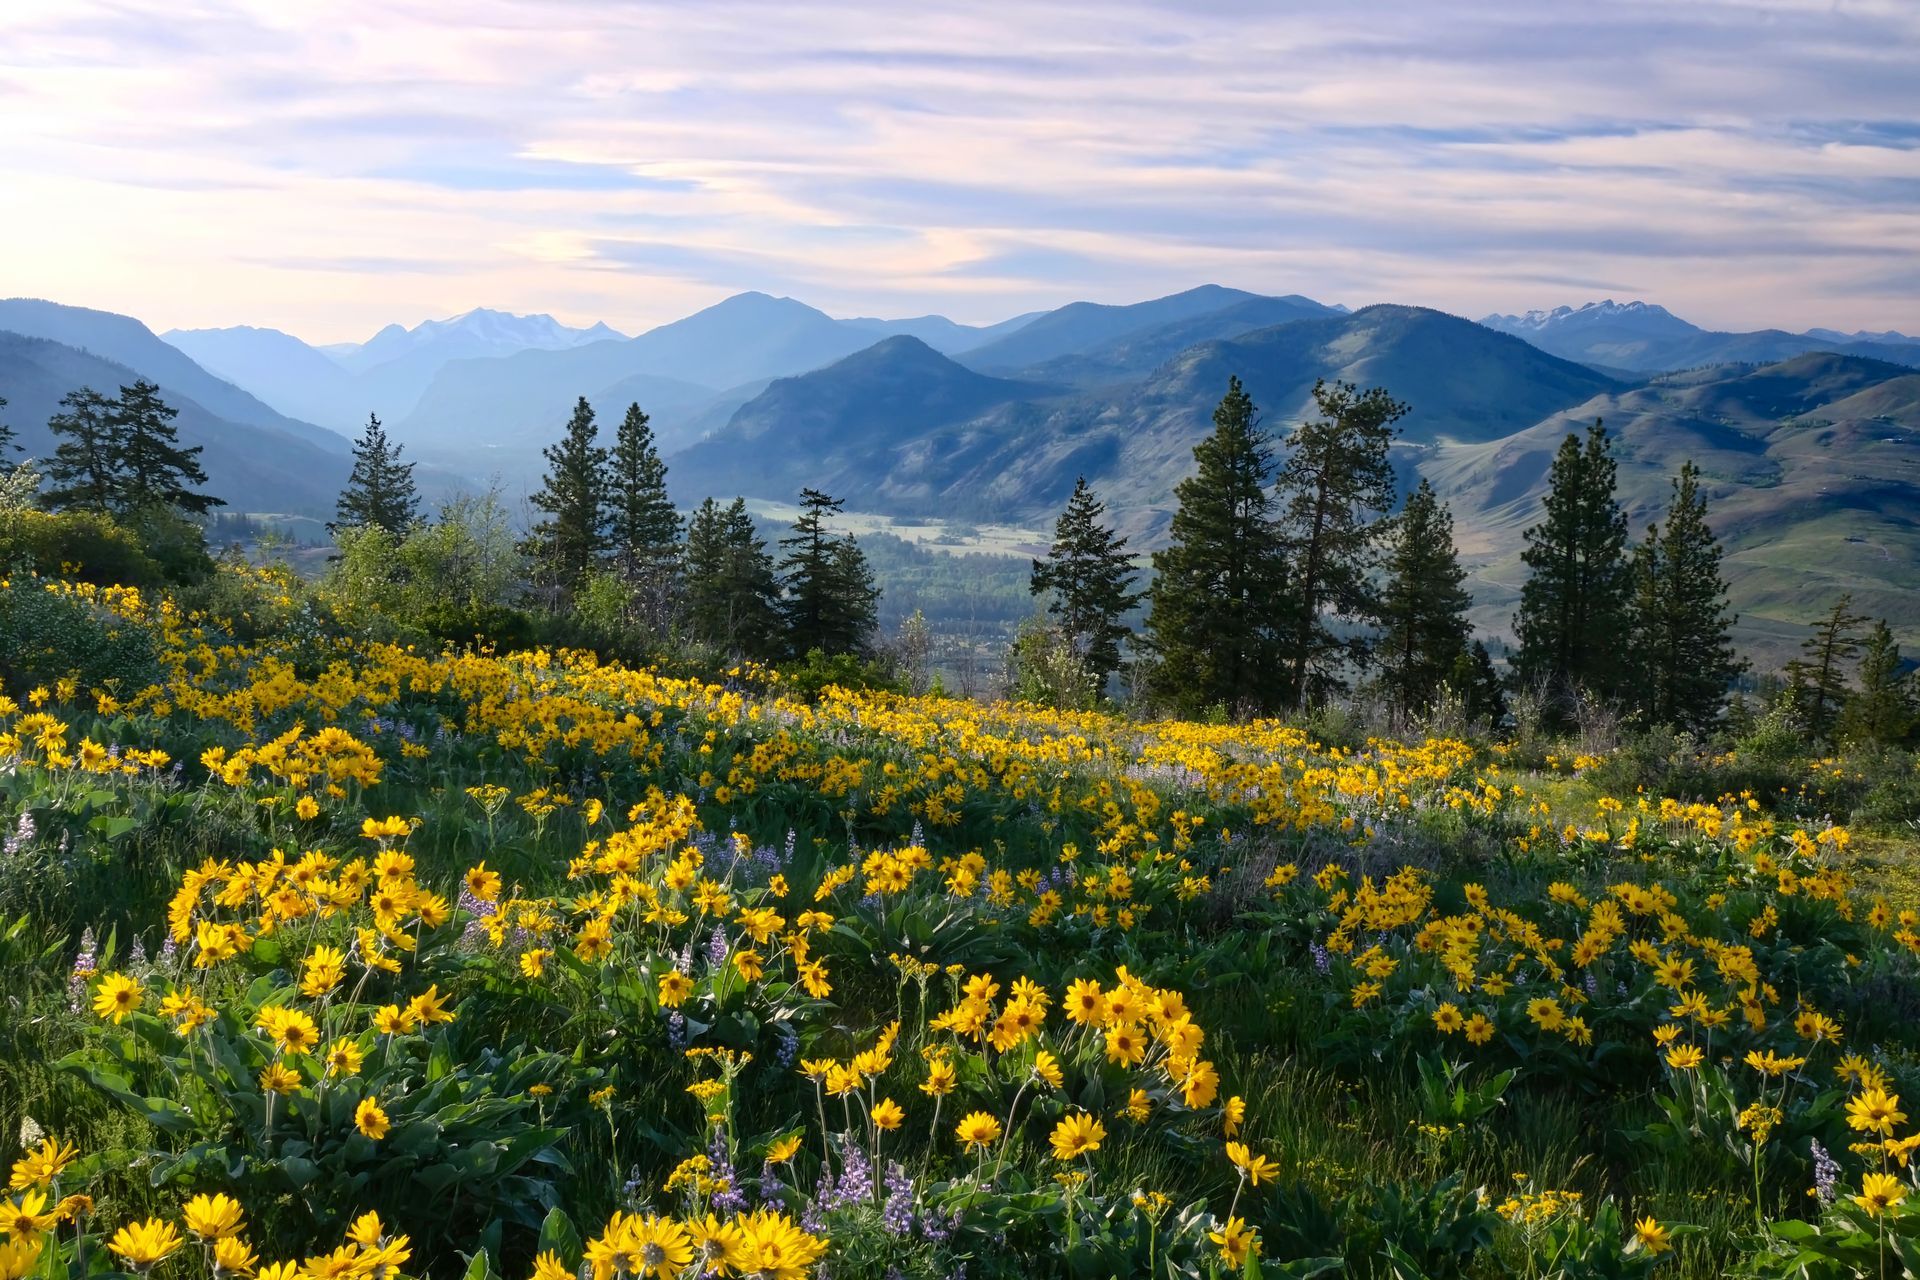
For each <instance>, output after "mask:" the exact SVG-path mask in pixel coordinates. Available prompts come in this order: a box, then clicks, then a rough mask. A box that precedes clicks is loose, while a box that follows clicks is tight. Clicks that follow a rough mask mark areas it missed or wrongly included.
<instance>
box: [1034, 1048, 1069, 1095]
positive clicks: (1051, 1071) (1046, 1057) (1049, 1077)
mask: <svg viewBox="0 0 1920 1280" xmlns="http://www.w3.org/2000/svg"><path fill="white" fill-rule="evenodd" d="M1033 1074H1034V1075H1036V1076H1038V1077H1039V1078H1040V1079H1042V1080H1044V1081H1045V1082H1046V1083H1047V1085H1048V1086H1049V1087H1051V1088H1055V1089H1058V1088H1059V1087H1060V1085H1061V1082H1062V1081H1064V1080H1065V1079H1066V1076H1065V1075H1064V1074H1062V1073H1061V1070H1060V1059H1058V1058H1056V1057H1054V1056H1053V1055H1052V1054H1051V1053H1048V1052H1047V1051H1046V1050H1045V1049H1042V1050H1040V1051H1039V1052H1037V1053H1035V1054H1034V1055H1033Z"/></svg>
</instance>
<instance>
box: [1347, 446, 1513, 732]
mask: <svg viewBox="0 0 1920 1280" xmlns="http://www.w3.org/2000/svg"><path fill="white" fill-rule="evenodd" d="M1466 579H1467V573H1466V570H1464V569H1462V568H1461V567H1460V557H1459V554H1458V552H1456V551H1455V549H1454V545H1453V513H1452V512H1451V511H1449V510H1448V509H1447V506H1446V504H1445V503H1443V502H1441V501H1440V499H1439V498H1438V497H1436V496H1435V495H1434V492H1433V486H1432V485H1430V484H1428V483H1427V482H1426V481H1425V480H1422V481H1421V482H1420V484H1419V486H1418V487H1417V488H1415V489H1414V491H1413V493H1412V494H1411V495H1409V496H1408V498H1407V505H1406V508H1405V510H1403V511H1402V512H1401V513H1400V520H1399V529H1398V531H1397V534H1396V537H1395V540H1394V544H1393V550H1392V554H1391V556H1390V558H1389V560H1388V562H1387V582H1386V586H1385V588H1384V589H1383V590H1382V592H1381V597H1380V619H1381V624H1382V628H1383V633H1382V635H1381V637H1380V643H1379V646H1378V649H1377V650H1376V653H1375V656H1376V657H1377V658H1378V660H1379V662H1380V666H1381V668H1382V676H1381V682H1382V684H1383V685H1384V686H1385V687H1386V689H1387V691H1388V693H1389V695H1390V696H1391V697H1392V699H1393V706H1394V709H1395V710H1396V711H1398V712H1399V713H1400V715H1401V716H1402V717H1407V716H1413V715H1417V714H1419V713H1420V712H1422V711H1424V710H1426V709H1427V708H1428V707H1430V706H1432V705H1433V700H1434V697H1435V695H1437V694H1438V693H1439V692H1440V686H1441V685H1443V684H1451V683H1453V682H1454V675H1455V667H1456V666H1457V665H1458V664H1459V663H1460V661H1461V660H1462V659H1463V658H1466V657H1468V654H1467V637H1468V636H1469V635H1470V634H1471V632H1472V627H1471V626H1470V625H1469V624H1468V622H1467V609H1468V607H1469V606H1470V605H1472V603H1473V597H1472V596H1471V595H1469V594H1468V593H1467V590H1466V588H1465V586H1463V585H1462V584H1463V583H1465V582H1466ZM1489 661H1491V660H1489ZM1455 692H1456V693H1459V694H1461V695H1462V696H1463V697H1464V696H1465V691H1464V690H1462V689H1459V688H1456V689H1455Z"/></svg>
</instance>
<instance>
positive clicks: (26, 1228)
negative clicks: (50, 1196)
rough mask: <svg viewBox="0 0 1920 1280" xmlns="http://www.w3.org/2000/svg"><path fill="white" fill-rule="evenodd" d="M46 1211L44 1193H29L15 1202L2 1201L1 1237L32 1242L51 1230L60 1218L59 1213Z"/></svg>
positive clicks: (45, 1194) (0, 1216)
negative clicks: (5, 1236)
mask: <svg viewBox="0 0 1920 1280" xmlns="http://www.w3.org/2000/svg"><path fill="white" fill-rule="evenodd" d="M46 1210H47V1193H46V1192H44V1191H29V1192H27V1193H26V1194H25V1195H23V1196H21V1197H20V1199H19V1200H18V1201H15V1202H9V1201H6V1200H0V1235H7V1236H11V1237H12V1238H13V1239H15V1240H30V1239H32V1238H33V1237H35V1236H37V1235H40V1234H41V1233H42V1232H44V1231H47V1230H49V1229H50V1228H51V1227H52V1226H53V1224H54V1222H55V1221H56V1220H57V1217H58V1215H57V1213H48V1212H47V1211H46Z"/></svg>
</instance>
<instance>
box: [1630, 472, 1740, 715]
mask: <svg viewBox="0 0 1920 1280" xmlns="http://www.w3.org/2000/svg"><path fill="white" fill-rule="evenodd" d="M1632 577H1633V582H1634V599H1633V610H1632V631H1631V635H1630V641H1629V649H1630V657H1629V662H1630V664H1631V667H1632V670H1633V673H1634V676H1635V679H1634V682H1633V684H1634V688H1633V694H1634V698H1635V700H1636V701H1637V703H1638V704H1639V706H1640V709H1641V710H1642V711H1644V712H1645V713H1646V715H1647V718H1648V719H1649V720H1651V721H1652V722H1653V723H1655V724H1666V725H1672V726H1674V727H1676V728H1682V729H1692V730H1701V729H1705V728H1706V727H1708V726H1709V725H1711V724H1712V723H1713V721H1714V719H1715V718H1716V717H1717V716H1718V714H1719V711H1720V705H1721V703H1722V702H1723V701H1725V699H1726V695H1727V686H1728V685H1729V684H1730V683H1732V681H1733V678H1734V677H1735V676H1736V675H1738V674H1740V672H1741V671H1743V670H1745V669H1746V665H1747V664H1746V663H1745V662H1743V661H1740V660H1739V659H1737V658H1735V657H1734V652H1733V641H1732V638H1731V637H1732V631H1733V623H1734V616H1733V615H1732V614H1730V613H1728V612H1727V584H1726V582H1725V580H1724V579H1722V578H1721V576H1720V544H1719V542H1718V541H1716V540H1715V538H1714V536H1713V530H1711V529H1709V528H1708V527H1707V499H1706V496H1705V495H1704V494H1702V493H1701V492H1700V468H1698V467H1696V466H1694V465H1693V463H1692V462H1691V461H1689V462H1687V463H1686V465H1684V466H1683V467H1681V468H1680V474H1679V475H1678V476H1677V477H1675V479H1674V481H1673V500H1672V501H1671V502H1670V503H1669V504H1668V506H1667V522H1666V525H1665V527H1664V528H1663V527H1661V526H1660V525H1658V524H1655V525H1651V526H1649V527H1648V529H1647V538H1646V541H1645V542H1643V543H1641V544H1640V546H1639V547H1637V548H1636V549H1635V551H1634V555H1633V568H1632Z"/></svg>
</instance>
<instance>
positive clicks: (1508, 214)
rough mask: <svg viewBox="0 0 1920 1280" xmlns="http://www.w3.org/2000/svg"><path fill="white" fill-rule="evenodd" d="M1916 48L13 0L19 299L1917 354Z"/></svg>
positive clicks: (1761, 9) (1559, 20)
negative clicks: (1089, 304)
mask: <svg viewBox="0 0 1920 1280" xmlns="http://www.w3.org/2000/svg"><path fill="white" fill-rule="evenodd" d="M1917 47H1920V6H1915V5H1913V4H1911V3H1909V2H1908V0H1877V2H1848V0H1841V2H1840V3H1832V2H1831V0H1818V2H1815V0H1806V2H1801V0H1690V2H1689V3H1687V4H1684V5H1675V4H1672V3H1665V2H1663V3H1654V2H1652V0H1620V2H1618V3H1614V4H1611V5H1607V6H1582V7H1577V8H1576V7H1573V6H1549V5H1539V6H1518V5H1512V4H1508V3H1503V2H1498V0H1462V2H1460V3H1452V4H1448V5H1444V6H1442V5H1431V4H1426V3H1421V0H1357V2H1356V3H1351V4H1347V5H1343V6H1329V7H1327V8H1326V9H1325V10H1324V11H1320V12H1314V13H1311V14H1308V13H1305V12H1303V11H1298V10H1293V11H1289V10H1287V9H1286V8H1285V7H1283V6H1275V5H1271V4H1262V3H1255V2H1253V0H1246V2H1229V3H1221V4H1210V5H1205V6H1199V5H1191V4H1184V3H1179V2H1178V0H1164V2H1162V3H1154V2H1149V0H1113V2H1111V3H1102V4H1100V5H1092V4H1080V3H1068V4H1050V5H1030V6H1022V7H1010V6H1005V5H976V6H964V7H937V6H924V7H917V8H915V7H910V8H907V9H902V8H901V7H900V6H897V5H891V4H882V3H880V2H879V0H849V2H848V3H840V4H834V5H831V6H825V5H815V6H807V7H802V8H798V9H796V8H794V7H793V6H790V5H775V4H771V3H765V2H762V0H713V2H711V3H708V4H704V5H699V6H688V5H679V4H672V3H666V2H641V0H470V2H469V3H468V4H465V5H463V6H461V8H460V12H459V14H458V16H457V18H455V17H452V16H449V11H448V10H447V9H446V8H445V6H444V5H442V4H438V3H434V2H433V0H378V2H377V3H376V2H375V0H337V2H336V3H332V4H329V5H325V6H317V5H286V4H282V3H278V2H277V0H177V2H176V3H170V4H167V5H164V6H163V5H160V4H158V3H153V2H152V0H12V3H10V4H8V5H6V6H4V7H0V103H3V104H4V111H5V114H6V121H7V125H8V127H7V128H5V129H4V130H0V172H4V173H6V174H7V175H8V181H7V182H6V183H4V184H0V224H4V225H5V226H6V228H7V236H6V248H5V250H4V251H0V252H4V255H5V256H4V258H0V288H4V289H5V290H6V291H8V292H25V293H38V294H43V295H46V296H52V297H58V298H65V299H70V300H73V301H76V302H84V303H87V304H89V305H95V306H104V307H111V308H113V309H116V310H122V311H128V312H133V313H135V314H139V315H142V316H143V317H145V318H148V319H149V320H151V321H152V322H154V323H155V324H156V325H158V326H170V325H182V326H190V325H206V324H221V323H237V322H253V323H264V324H273V325H277V326H280V327H284V328H288V329H291V330H293V331H295V332H299V333H301V334H302V335H303V336H308V337H311V338H314V339H316V340H330V339H336V338H342V337H359V336H364V335H365V333H367V332H369V331H370V330H371V329H372V328H374V327H376V326H377V325H379V324H381V323H384V322H386V321H388V320H392V319H399V320H402V321H407V322H412V321H414V320H417V319H420V318H423V317H426V316H431V315H445V314H451V313H453V312H457V311H461V310H464V309H466V308H467V307H470V306H474V305H482V304H484V305H492V306H503V307H511V308H514V309H516V310H535V311H551V312H553V313H555V314H557V315H559V316H561V317H562V318H564V319H568V320H571V321H576V322H579V321H586V320H590V319H598V318H605V319H607V320H609V321H610V322H612V323H614V324H616V325H619V326H621V327H623V328H627V329H635V328H644V327H645V326H647V325H648V324H650V323H654V322H658V321H662V320H666V319H670V318H673V317H674V316H676V315H678V314H681V313H684V312H685V311H686V310H689V309H691V308H693V307H696V306H700V305H703V304H705V303H708V302H711V301H714V300H716V299H717V298H719V297H721V296H723V295H724V294H726V293H729V292H733V291H736V290H739V289H747V288H762V289H771V290H776V291H785V292H791V293H793V294H795V295H797V296H801V297H804V298H806V299H807V300H808V301H811V302H814V303H815V304H816V305H821V306H824V307H826V308H828V309H830V310H835V311H838V312H842V313H847V314H854V313H863V314H874V313H897V312H914V313H918V312H923V311H927V310H933V309H943V310H946V311H948V312H949V313H951V314H954V315H956V316H957V317H959V318H962V319H969V320H990V319H994V318H997V317H999V316H1000V315H1002V314H1007V313H1011V312H1015V311H1022V310H1027V309H1030V308H1033V307H1037V306H1045V305H1052V304H1056V303H1058V302H1061V301H1065V300H1067V299H1069V298H1074V297H1090V298H1094V299H1097V300H1107V301H1118V300H1130V299H1133V298H1137V297H1140V296H1144V295H1146V294H1149V293H1152V292H1156V291H1163V290H1171V289H1177V288H1183V287H1186V286H1188V285H1191V284H1194V283H1197V282H1199V281H1201V280H1206V279H1212V280H1219V281H1223V282H1227V283H1233V284H1237V285H1241V286H1243V287H1248V288H1258V289H1267V290H1273V291H1276V292H1301V293H1307V294H1311V295H1313V296H1316V297H1322V298H1326V299H1328V300H1336V301H1346V302H1350V303H1354V304H1360V303H1365V302H1369V301H1378V300H1382V299H1395V300H1402V301H1411V302H1422V303H1427V304H1430V305H1437V306H1442V307H1446V308H1448V309H1451V310H1455V311H1459V312H1462V313H1465V314H1480V313H1482V312H1484V311H1489V310H1496V309H1498V310H1513V309H1517V308H1525V307H1528V306H1543V305H1552V304H1555V303H1559V302H1577V301H1582V300H1584V299H1585V298H1586V297H1588V296H1590V295H1591V294H1593V293H1598V292H1612V293H1616V294H1620V293H1635V294H1641V295H1645V296H1649V297H1651V298H1652V299H1653V300H1656V301H1660V302H1663V303H1665V304H1667V305H1668V306H1670V307H1671V308H1673V309H1674V310H1675V311H1678V312H1680V313H1681V314H1683V315H1687V316H1688V317H1689V318H1692V319H1695V320H1697V321H1699V322H1702V323H1709V324H1718V325H1724V326H1738V327H1755V326H1759V325H1763V324H1781V325H1795V326H1802V325H1812V324H1828V325H1833V326H1835V327H1840V328H1849V329H1851V328H1854V327H1862V326H1865V327H1873V328H1883V327H1899V328H1906V329H1908V330H1912V329H1915V328H1920V310H1917V307H1920V304H1916V303H1915V301H1914V294H1913V290H1912V288H1911V281H1912V279H1913V278H1914V276H1915V275H1916V274H1920V198H1917V197H1920V80H1916V78H1915V77H1914V76H1913V74H1912V66H1911V55H1912V51H1913V50H1914V49H1915V48H1917Z"/></svg>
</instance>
